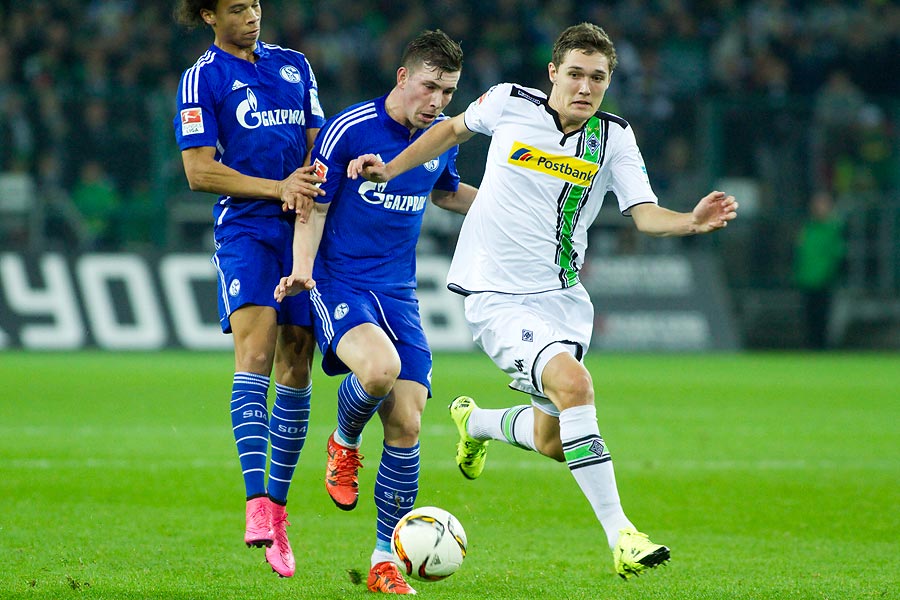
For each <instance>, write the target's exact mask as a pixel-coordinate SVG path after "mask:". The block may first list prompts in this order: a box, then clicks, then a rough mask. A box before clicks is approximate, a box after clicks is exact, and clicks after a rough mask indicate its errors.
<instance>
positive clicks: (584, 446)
mask: <svg viewBox="0 0 900 600" xmlns="http://www.w3.org/2000/svg"><path fill="white" fill-rule="evenodd" d="M559 437H560V439H561V440H562V446H563V452H564V453H565V455H566V464H568V465H569V470H570V471H572V475H573V476H574V477H575V481H576V482H578V487H580V488H581V492H582V493H583V494H584V496H585V498H587V500H588V502H589V503H590V504H591V508H593V509H594V514H595V515H597V519H598V520H599V521H600V525H602V526H603V531H604V532H605V533H606V539H607V542H608V543H609V547H610V549H612V548H613V547H614V546H615V545H616V542H617V541H618V540H619V530H620V529H623V528H626V527H634V525H632V524H631V521H629V520H628V517H626V516H625V512H624V511H623V510H622V503H621V502H620V501H619V490H618V489H617V488H616V475H615V472H614V471H613V464H612V459H611V458H610V456H609V452H608V451H607V450H606V445H605V444H604V443H603V438H602V437H600V429H599V427H598V426H597V409H596V408H595V407H594V406H593V405H587V406H575V407H572V408H567V409H566V410H564V411H562V412H561V413H560V414H559Z"/></svg>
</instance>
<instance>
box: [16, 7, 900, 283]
mask: <svg viewBox="0 0 900 600" xmlns="http://www.w3.org/2000/svg"><path fill="white" fill-rule="evenodd" d="M172 4H173V3H172V2H138V1H137V0H29V1H28V2H13V1H10V0H6V1H2V2H0V23H2V27H3V35H0V172H2V173H3V174H4V175H3V176H2V177H3V179H4V182H5V183H2V184H0V193H4V192H3V191H2V190H3V189H7V190H22V189H25V190H27V191H29V193H33V195H34V198H35V203H36V206H37V208H34V209H33V210H38V209H40V210H41V211H42V217H41V223H40V224H39V225H38V228H39V230H40V231H39V232H38V233H39V235H38V238H39V246H40V247H54V246H57V247H59V246H64V247H72V244H78V245H80V247H82V248H94V249H119V248H126V247H127V248H130V247H148V248H162V249H166V248H171V247H174V246H179V245H183V244H186V243H187V244H189V243H190V240H189V239H186V238H184V237H183V236H175V235H173V234H172V232H173V231H174V230H173V229H172V220H173V219H175V220H176V221H179V219H181V217H178V216H177V215H179V214H181V215H185V214H193V213H190V212H184V210H181V212H179V210H180V209H179V207H182V205H190V204H191V202H192V201H191V200H190V199H189V198H188V197H187V195H186V192H187V184H186V183H185V180H184V177H183V174H182V173H181V171H180V169H181V165H180V159H179V156H178V154H177V149H176V147H175V144H174V141H173V135H172V129H171V119H172V115H173V110H174V109H173V106H174V94H175V88H176V86H177V82H178V78H179V75H180V73H181V72H182V71H183V70H184V69H185V68H187V67H188V66H190V65H191V64H193V63H194V61H195V60H196V59H197V57H198V56H199V55H200V54H201V53H202V52H203V50H204V49H205V48H206V47H207V46H208V45H209V44H210V42H211V40H212V35H211V33H210V32H209V31H208V30H197V31H193V32H185V31H184V30H181V29H179V28H178V27H177V26H176V25H175V24H174V23H173V21H172V19H171V16H170V13H171V10H172ZM262 4H263V9H264V12H263V35H262V39H263V40H264V41H268V42H273V43H278V44H281V45H284V46H288V47H291V48H295V49H298V50H300V51H302V52H304V53H305V54H306V55H307V57H308V58H309V61H310V63H311V64H312V66H313V69H314V70H315V72H316V75H317V77H318V81H319V87H320V97H321V99H322V102H323V105H324V107H325V110H326V112H327V113H328V114H331V113H333V112H336V111H337V110H339V109H340V108H342V107H344V106H346V105H348V104H350V103H354V102H358V101H360V100H363V99H366V98H369V97H372V96H376V95H380V94H382V93H384V92H386V91H387V90H388V89H389V88H390V86H391V85H392V83H393V81H394V74H395V68H396V63H397V60H398V57H399V55H400V52H401V50H402V47H403V45H404V44H405V43H406V41H407V40H408V39H410V38H411V37H412V36H413V35H415V34H416V33H417V32H419V31H420V30H422V29H424V28H436V27H440V28H442V29H444V30H445V31H447V32H448V33H449V34H450V35H451V36H452V37H454V38H455V39H457V40H460V41H461V44H462V47H463V49H464V51H465V52H466V59H465V67H464V71H463V77H462V82H461V86H460V89H459V92H458V93H457V95H456V99H455V100H454V102H453V103H452V104H451V105H450V110H449V112H450V113H451V114H455V113H456V112H458V111H461V110H463V109H464V107H465V106H466V104H467V103H468V102H469V101H471V100H472V99H474V98H476V97H477V96H478V95H480V94H481V93H482V92H483V91H484V90H486V89H487V88H488V87H489V86H490V85H492V84H494V83H497V82H500V81H516V82H519V83H522V84H526V85H531V86H534V87H539V88H543V89H546V88H547V85H546V83H547V81H546V63H547V61H548V57H549V54H550V47H551V45H552V43H553V40H554V39H555V36H556V35H557V34H558V32H559V31H561V30H562V29H563V28H564V27H566V26H568V25H570V24H573V23H576V22H579V21H581V20H590V21H592V22H595V23H598V24H600V25H601V26H603V27H604V28H605V29H606V30H607V31H608V32H609V33H610V35H611V37H612V39H613V40H614V42H615V44H616V46H617V50H618V53H619V68H618V70H617V71H616V73H615V75H614V78H613V85H612V87H611V88H610V91H609V93H608V95H607V99H606V101H605V104H604V108H605V109H606V110H609V111H610V112H615V113H617V114H620V115H622V116H624V117H625V118H626V119H628V120H629V121H630V122H631V123H632V124H633V125H634V127H635V129H636V132H637V135H638V140H639V142H640V144H641V148H642V150H643V153H644V156H645V159H646V162H647V165H648V169H649V172H650V176H651V181H652V183H653V185H654V188H655V189H656V191H657V193H658V195H659V196H660V197H661V199H662V200H663V202H664V204H666V205H668V206H671V207H673V208H677V209H682V210H683V209H685V208H688V207H689V206H692V205H693V203H694V202H695V200H696V198H697V197H698V194H700V193H701V192H702V191H704V190H707V189H711V188H712V187H713V186H715V185H716V184H717V183H719V182H721V181H722V180H723V179H727V180H729V181H732V182H733V181H742V182H749V185H750V187H749V188H741V189H742V190H745V191H746V190H749V192H750V193H749V197H747V198H746V200H747V202H746V204H745V211H746V212H745V215H746V217H747V219H746V221H747V222H748V223H753V224H754V225H752V226H751V225H742V227H746V228H747V230H746V231H747V233H746V235H745V236H744V237H743V240H744V242H743V243H747V244H751V247H750V249H749V253H747V256H750V257H753V256H754V253H763V254H766V258H767V260H768V263H767V264H771V265H772V267H773V269H776V272H775V274H774V275H772V274H771V273H769V274H768V275H765V274H764V275H760V277H762V280H763V283H765V281H766V280H767V279H771V278H774V279H776V280H777V279H779V278H783V277H784V276H786V275H785V272H784V271H785V267H784V266H783V265H782V267H781V272H780V274H779V272H777V269H778V264H779V263H780V262H784V260H785V259H788V258H789V257H787V256H786V253H788V252H789V251H790V250H789V248H790V245H791V242H790V241H789V239H790V237H791V235H792V232H793V230H794V229H796V228H797V227H798V226H799V224H800V223H801V222H802V220H803V218H804V217H805V214H806V205H807V200H808V199H809V198H810V197H811V196H812V195H813V194H814V193H815V192H817V191H820V190H825V191H828V192H830V193H831V194H833V195H834V196H835V197H836V198H839V199H840V200H839V203H838V204H839V206H842V207H843V208H844V209H851V210H855V209H856V208H858V207H860V206H863V207H864V206H870V205H872V204H873V203H874V204H879V203H884V202H887V203H888V204H893V205H894V206H896V205H900V201H898V198H897V196H898V192H897V188H898V181H897V180H898V172H900V168H898V165H900V159H898V145H900V142H898V135H897V131H896V127H897V125H898V118H900V59H898V57H900V4H898V3H897V2H894V1H890V0H848V1H844V0H819V1H817V2H799V1H789V0H750V1H738V0H705V1H704V0H698V1H695V2H691V1H688V0H656V1H648V0H618V1H610V2H584V1H577V0H553V1H552V2H549V1H543V0H479V1H474V0H444V1H441V2H433V3H424V2H417V1H404V0H377V1H363V0H341V1H328V0H314V1H306V2H302V1H297V0H290V1H288V0H264V1H263V2H262ZM464 154H466V155H469V156H468V160H469V163H465V162H464V163H463V164H461V171H462V174H463V177H464V179H466V180H469V181H472V182H473V183H477V182H478V180H479V179H480V160H481V158H480V157H479V156H472V155H474V154H476V153H474V152H472V151H469V152H467V153H464ZM461 158H463V159H466V158H467V157H466V156H463V157H461ZM23 182H24V183H23ZM4 186H5V187H4ZM195 196H196V195H195ZM845 198H850V200H849V201H848V200H844V199H845ZM866 198H868V200H866ZM193 203H194V204H196V203H197V200H196V198H195V199H194V200H193ZM201 204H202V205H203V208H202V211H201V212H200V213H198V214H201V215H203V217H202V218H201V217H197V219H196V221H197V222H198V227H199V226H201V225H202V226H203V227H204V228H206V229H208V228H209V225H208V222H207V223H205V224H204V223H203V219H205V218H206V216H208V214H209V212H208V207H209V205H210V202H209V199H208V198H204V199H203V201H202V202H201ZM182 208H183V207H182ZM431 212H439V211H431ZM897 212H900V211H897V210H895V211H894V213H891V214H893V215H894V216H893V218H897V216H896V215H897ZM173 215H174V216H173ZM181 220H188V219H187V218H186V217H185V219H181ZM8 223H12V221H8ZM32 223H34V220H32ZM430 223H431V222H430ZM433 223H434V226H433V228H432V229H431V230H430V231H429V232H426V233H433V234H434V235H433V238H434V239H437V240H438V241H439V242H440V243H445V242H448V241H451V239H450V238H452V230H453V227H454V226H455V225H454V224H453V223H451V224H450V225H446V224H445V225H443V226H442V225H441V222H440V221H439V220H437V221H433ZM429 227H431V226H429ZM861 227H862V229H861V231H863V233H864V234H865V232H866V231H867V227H868V226H867V225H865V223H864V224H863V225H862V226H861ZM768 228H773V231H774V232H775V233H776V234H778V235H779V236H780V238H779V239H782V240H786V241H783V242H782V243H781V247H779V245H778V244H771V247H769V245H767V246H766V247H765V248H754V247H752V240H753V239H754V238H755V237H756V236H755V232H758V231H759V230H760V229H768ZM6 229H7V230H6V231H4V232H3V237H2V238H0V239H2V240H3V245H5V246H7V247H13V248H16V247H18V248H22V247H24V245H25V244H28V243H29V241H28V240H26V239H25V238H24V237H23V236H25V234H26V233H27V232H25V231H16V230H14V229H12V228H10V227H7V228H6ZM31 233H32V234H33V233H34V230H33V229H32V231H31ZM442 236H443V238H442ZM444 238H446V239H444ZM736 239H738V240H740V239H742V238H741V236H740V235H737V236H736ZM604 240H605V241H606V242H608V243H605V245H604ZM629 243H630V242H629V238H628V236H627V234H626V233H621V235H620V233H616V234H615V236H613V237H609V238H602V236H601V238H600V245H599V247H600V249H601V250H602V249H604V248H609V247H610V246H611V245H614V246H615V248H614V249H617V250H620V251H621V250H623V249H628V248H629ZM634 243H637V242H634ZM686 243H688V244H690V243H691V242H686ZM33 246H34V244H32V247H33ZM637 249H638V250H640V248H637ZM755 258H759V257H755ZM788 262H789V260H788ZM763 271H765V268H763ZM751 272H752V269H751ZM757 283H759V282H757Z"/></svg>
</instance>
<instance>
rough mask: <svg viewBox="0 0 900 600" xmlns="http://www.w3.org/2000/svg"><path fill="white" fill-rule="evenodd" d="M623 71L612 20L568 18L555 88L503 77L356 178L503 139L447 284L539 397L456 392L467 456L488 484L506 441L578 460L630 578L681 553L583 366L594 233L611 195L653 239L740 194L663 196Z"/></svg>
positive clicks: (719, 216) (490, 350)
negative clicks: (623, 466) (501, 399)
mask: <svg viewBox="0 0 900 600" xmlns="http://www.w3.org/2000/svg"><path fill="white" fill-rule="evenodd" d="M615 67H616V52H615V48H614V46H613V44H612V42H611V41H610V39H609V37H608V36H607V35H606V33H605V32H604V31H603V30H602V29H601V28H600V27H597V26H596V25H593V24H590V23H581V24H579V25H575V26H572V27H569V28H568V29H566V30H565V31H564V32H563V33H562V34H561V35H560V36H559V38H558V39H557V40H556V43H555V44H554V47H553V56H552V60H551V62H550V63H549V65H548V75H549V78H550V81H551V83H552V88H551V91H550V94H549V96H547V95H544V94H543V93H541V92H540V91H538V90H534V89H528V88H523V87H521V86H517V85H512V84H501V85H497V86H495V87H493V88H492V89H491V90H489V91H488V92H487V93H486V94H485V95H483V96H482V97H481V98H479V99H478V100H477V101H475V102H473V103H472V104H471V105H470V106H469V107H468V108H467V109H466V111H465V113H463V114H461V115H457V116H456V117H454V118H452V119H449V120H447V121H445V122H443V123H439V124H437V125H435V126H434V127H433V128H432V129H431V130H430V131H429V132H428V133H426V134H425V135H423V136H422V137H421V138H420V139H419V140H418V141H417V142H416V143H415V144H413V145H412V146H410V148H409V149H408V150H407V151H405V152H403V153H402V154H400V155H399V156H397V157H396V158H394V159H393V160H392V161H390V162H389V163H387V164H384V163H382V162H381V161H379V160H378V158H377V157H375V156H372V155H364V156H360V157H359V158H358V159H357V160H356V161H354V162H352V163H351V164H350V165H349V174H350V176H351V177H353V176H358V175H363V176H364V177H366V178H367V179H370V180H372V181H378V182H382V181H388V180H390V179H391V178H393V177H396V176H397V175H399V174H400V173H403V172H405V171H406V170H408V169H409V168H411V167H413V166H415V165H419V164H422V163H423V162H425V161H427V160H430V159H431V158H432V157H434V156H437V155H438V154H440V153H441V152H443V151H444V150H446V149H447V148H449V147H451V146H453V145H456V144H460V143H462V142H465V141H466V140H468V139H470V138H471V137H472V136H473V135H474V134H475V133H483V134H485V135H490V136H492V140H491V145H490V149H489V151H488V159H487V164H486V168H485V175H484V180H483V181H482V183H481V186H480V188H479V191H478V195H477V196H476V199H475V202H474V203H473V204H472V207H471V209H470V210H469V212H468V214H467V215H466V219H465V221H464V223H463V227H462V231H461V233H460V237H459V241H458V243H457V247H456V251H455V253H454V257H453V262H452V264H451V267H450V272H449V274H448V279H447V281H448V286H449V287H450V289H452V290H453V291H456V292H458V293H461V294H463V295H465V296H466V303H465V305H466V319H467V321H468V323H469V327H470V329H471V330H472V333H473V336H474V338H475V341H476V342H477V343H478V344H479V345H480V346H481V347H482V349H484V351H485V352H486V353H487V354H488V355H489V356H490V357H491V358H492V359H493V360H494V362H495V363H496V364H497V365H498V366H499V367H500V368H501V369H503V370H504V371H506V372H507V373H508V374H509V375H510V376H511V377H512V379H513V382H512V383H511V387H513V388H515V389H517V390H521V391H524V392H526V393H528V394H529V395H530V397H531V405H530V406H528V405H522V406H515V407H512V408H510V409H505V410H487V409H479V408H478V407H477V406H476V405H475V402H474V401H473V400H472V399H471V398H468V397H465V396H460V397H459V398H457V399H455V400H454V401H453V403H452V404H451V405H450V413H451V416H452V418H453V420H454V421H455V422H456V425H457V428H458V429H459V434H460V441H459V444H458V446H457V456H456V461H457V464H458V465H459V468H460V470H461V471H462V473H463V475H465V476H466V477H468V478H469V479H475V478H476V477H478V476H479V475H480V474H481V472H482V469H483V468H484V463H485V456H486V454H485V452H486V448H487V444H488V442H489V441H490V440H492V439H496V440H500V441H505V442H508V443H510V444H513V445H515V446H518V447H521V448H524V449H529V450H534V451H537V452H540V453H541V454H543V455H545V456H548V457H550V458H553V459H555V460H558V461H560V462H563V461H564V462H566V464H567V465H568V467H569V469H570V470H571V472H572V474H573V476H574V477H575V480H576V481H577V483H578V485H579V487H580V488H581V490H582V492H583V493H584V495H585V497H586V498H587V499H588V501H589V502H590V504H591V507H592V508H593V509H594V513H595V514H596V516H597V518H598V520H599V521H600V523H601V525H602V527H603V529H604V531H605V532H606V536H607V541H608V544H609V547H610V548H611V549H612V551H613V560H614V566H615V570H616V572H617V573H618V574H619V575H620V576H622V577H623V578H627V577H629V576H631V575H636V574H638V573H640V572H641V571H643V570H645V569H648V568H652V567H655V566H657V565H659V564H662V563H664V562H666V561H667V560H668V559H669V549H668V548H667V547H665V546H662V545H659V544H655V543H653V542H651V541H650V540H649V539H648V537H647V536H646V535H645V534H643V533H640V532H639V531H638V530H637V529H636V528H635V527H634V525H633V524H632V523H631V521H630V520H629V519H628V518H627V517H626V516H625V513H624V511H623V509H622V506H621V503H620V501H619V494H618V490H617V487H616V481H615V474H614V472H613V466H612V461H611V458H610V454H609V452H608V450H607V448H606V445H605V443H604V442H603V438H602V437H601V436H600V431H599V427H598V425H597V412H596V409H595V407H594V386H593V381H592V379H591V374H590V373H589V372H588V371H587V369H586V368H585V367H584V364H583V363H582V359H583V357H584V354H585V352H586V351H587V349H588V346H589V344H590V338H591V330H592V320H593V314H594V310H593V306H592V304H591V301H590V298H589V297H588V294H587V292H586V291H585V290H584V288H583V286H582V285H581V284H580V282H579V279H578V273H579V270H580V268H581V265H582V261H583V256H584V253H585V249H586V247H587V228H588V226H590V224H591V223H592V222H593V220H594V218H595V217H596V216H597V213H598V212H599V210H600V205H601V203H602V201H603V196H604V195H605V194H606V193H607V192H608V191H612V192H614V193H615V195H616V197H617V198H618V202H619V209H620V210H621V211H622V213H623V214H624V215H626V216H630V217H632V218H633V221H634V224H635V225H636V226H637V228H638V230H639V231H641V232H643V233H646V234H649V235H654V236H667V235H679V236H684V235H694V234H700V233H708V232H711V231H715V230H718V229H721V228H723V227H725V226H726V225H727V224H728V221H730V220H732V219H734V218H735V217H736V216H737V213H736V210H737V202H735V199H734V197H732V196H729V195H727V194H725V193H723V192H719V191H714V192H711V193H709V194H707V195H706V196H704V197H703V198H702V199H700V201H699V202H698V203H697V205H696V207H695V208H694V209H693V211H691V212H689V213H679V212H674V211H671V210H668V209H665V208H662V207H660V206H659V205H658V202H657V198H656V195H655V194H654V193H653V190H652V189H651V187H650V182H649V179H648V177H647V172H646V168H645V167H644V163H643V159H642V158H641V154H640V151H639V150H638V146H637V143H636V141H635V138H634V133H633V131H632V129H631V128H630V127H629V125H628V122H627V121H625V120H624V119H621V118H619V117H617V116H614V115H610V114H607V113H603V112H600V111H599V108H600V103H601V102H602V100H603V96H604V94H605V93H606V90H607V88H608V87H609V84H610V77H611V75H612V73H613V70H614V69H615Z"/></svg>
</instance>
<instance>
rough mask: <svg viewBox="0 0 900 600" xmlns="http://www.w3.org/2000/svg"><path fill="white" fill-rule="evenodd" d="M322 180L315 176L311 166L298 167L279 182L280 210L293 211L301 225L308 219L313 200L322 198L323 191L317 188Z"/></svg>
mask: <svg viewBox="0 0 900 600" xmlns="http://www.w3.org/2000/svg"><path fill="white" fill-rule="evenodd" d="M324 181H325V180H324V179H322V178H321V177H319V176H318V175H316V174H315V168H314V167H313V166H312V165H308V166H305V167H300V168H299V169H296V170H295V171H294V172H293V173H291V174H290V175H288V177H287V178H286V179H284V180H283V181H282V182H281V210H282V211H284V212H288V211H293V212H294V213H296V214H297V215H298V216H299V218H300V222H301V223H305V222H306V219H308V218H309V212H310V211H311V210H312V207H313V204H314V203H315V199H316V197H318V196H324V195H325V191H324V190H323V189H322V188H321V187H319V186H321V185H322V183H324Z"/></svg>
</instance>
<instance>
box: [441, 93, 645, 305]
mask: <svg viewBox="0 0 900 600" xmlns="http://www.w3.org/2000/svg"><path fill="white" fill-rule="evenodd" d="M465 122H466V126H467V127H468V128H469V129H470V130H472V131H474V132H477V133H483V134H485V135H490V136H492V139H491V144H490V149H489V150H488V156H487V163H486V165H485V171H484V179H483V180H482V182H481V186H480V187H479V189H478V195H477V196H476V198H475V202H474V203H473V204H472V207H471V208H470V209H469V213H468V214H467V215H466V218H465V221H464V222H463V225H462V229H461V231H460V234H459V240H458V242H457V245H456V251H455V252H454V254H453V261H452V263H451V265H450V271H449V273H448V274H447V285H448V287H449V288H450V289H451V290H453V291H456V292H459V293H462V294H467V293H471V292H485V291H493V292H503V293H509V294H532V293H538V292H545V291H548V290H554V289H560V288H567V287H571V286H573V285H576V284H577V283H578V272H579V270H580V269H581V265H582V263H583V262H584V253H585V249H586V248H587V230H588V227H590V225H591V223H593V221H594V219H595V218H596V217H597V213H599V212H600V206H601V204H602V203H603V197H604V196H605V195H606V193H607V192H608V191H612V192H614V193H615V195H616V198H617V199H618V201H619V210H620V211H621V212H622V213H623V214H628V211H629V210H630V208H631V207H632V206H634V205H636V204H641V203H645V202H653V203H657V198H656V195H655V194H654V193H653V190H652V188H651V187H650V180H649V179H648V177H647V169H646V167H645V166H644V159H643V158H642V157H641V153H640V150H639V149H638V146H637V142H636V141H635V137H634V132H633V130H632V129H631V127H629V125H628V122H627V121H625V120H624V119H622V118H620V117H617V116H615V115H612V114H609V113H604V112H602V111H601V112H598V113H597V114H596V115H594V116H593V117H591V118H590V119H588V121H587V123H585V125H584V127H582V128H581V129H579V130H576V131H573V132H571V133H568V134H563V132H562V129H561V126H560V123H559V116H558V114H557V112H556V111H555V110H553V109H552V108H550V106H549V105H548V103H547V95H546V94H544V93H543V92H541V91H540V90H536V89H531V88H524V87H521V86H518V85H515V84H510V83H503V84H499V85H496V86H494V87H493V88H491V89H490V90H488V92H487V93H486V94H484V95H483V96H481V98H479V99H478V100H476V101H475V102H473V103H472V104H470V105H469V107H468V108H467V109H466V112H465Z"/></svg>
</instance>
